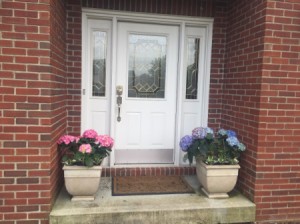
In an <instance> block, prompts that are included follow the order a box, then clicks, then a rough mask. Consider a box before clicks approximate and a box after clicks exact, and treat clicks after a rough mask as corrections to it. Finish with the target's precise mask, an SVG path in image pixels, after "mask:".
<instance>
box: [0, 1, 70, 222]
mask: <svg viewBox="0 0 300 224" xmlns="http://www.w3.org/2000/svg"><path fill="white" fill-rule="evenodd" d="M39 2H41V1H10V0H3V1H1V3H0V4H1V7H0V14H1V17H2V18H1V19H2V20H1V21H2V23H1V24H0V30H1V34H0V35H1V37H0V52H1V53H0V77H1V79H0V85H1V88H0V93H1V94H0V121H1V126H0V148H1V149H0V151H1V153H0V211H1V212H0V223H2V222H3V223H4V222H5V223H47V222H48V214H49V211H50V209H51V206H52V204H53V200H54V199H55V196H56V194H57V193H58V191H59V189H60V186H61V184H62V172H61V169H60V167H61V166H60V154H59V152H58V151H57V147H56V140H57V138H58V136H59V135H61V134H62V133H63V132H64V131H65V130H66V100H67V98H66V90H65V89H66V85H65V83H66V76H65V74H66V73H65V69H66V66H65V23H66V22H65V21H66V20H65V8H64V3H62V1H54V0H53V1H50V0H49V1H42V3H39ZM4 220H5V221H4Z"/></svg>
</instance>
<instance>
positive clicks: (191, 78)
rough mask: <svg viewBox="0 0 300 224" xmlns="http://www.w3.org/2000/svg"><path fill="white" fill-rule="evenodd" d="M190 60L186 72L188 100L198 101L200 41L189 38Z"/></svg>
mask: <svg viewBox="0 0 300 224" xmlns="http://www.w3.org/2000/svg"><path fill="white" fill-rule="evenodd" d="M187 45H188V46H187V51H188V58H187V68H186V69H187V71H186V94H185V98H186V99H197V95H198V70H199V68H198V64H199V50H200V47H199V46H200V39H199V38H188V44H187Z"/></svg>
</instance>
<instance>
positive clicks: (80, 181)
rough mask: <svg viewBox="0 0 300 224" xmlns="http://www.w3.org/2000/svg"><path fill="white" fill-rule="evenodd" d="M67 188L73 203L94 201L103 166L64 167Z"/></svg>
mask: <svg viewBox="0 0 300 224" xmlns="http://www.w3.org/2000/svg"><path fill="white" fill-rule="evenodd" d="M63 170H64V177H65V186H66V189H67V191H68V193H69V194H70V195H72V196H73V197H72V199H71V200H72V201H83V200H84V201H92V200H94V199H95V194H96V192H97V190H98V188H99V184H100V179H101V171H102V167H101V166H93V167H86V166H64V167H63Z"/></svg>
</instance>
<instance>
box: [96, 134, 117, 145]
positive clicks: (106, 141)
mask: <svg viewBox="0 0 300 224" xmlns="http://www.w3.org/2000/svg"><path fill="white" fill-rule="evenodd" d="M96 143H100V145H101V146H103V147H113V145H114V140H113V139H112V138H111V137H109V136H108V135H99V136H97V138H96Z"/></svg>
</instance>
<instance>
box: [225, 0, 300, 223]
mask: <svg viewBox="0 0 300 224" xmlns="http://www.w3.org/2000/svg"><path fill="white" fill-rule="evenodd" d="M226 42H227V44H226V45H227V47H226V57H227V60H226V70H225V78H224V98H223V111H222V124H224V125H226V126H228V127H234V128H235V129H236V130H238V133H239V135H240V136H241V137H242V138H243V140H244V141H245V143H246V145H247V146H248V150H247V152H246V153H245V155H244V156H243V161H242V169H241V175H240V178H239V180H240V181H239V185H240V189H241V190H242V191H243V192H244V193H245V194H246V195H248V196H250V198H252V200H253V201H254V202H255V203H256V206H257V221H258V222H259V223H264V222H266V223H270V222H275V221H276V222H278V221H286V222H287V221H294V222H295V223H296V220H298V222H300V172H299V171H300V159H299V158H300V119H299V117H300V116H299V115H300V100H299V96H300V85H299V84H300V75H299V74H300V66H299V64H300V63H299V62H300V60H299V50H300V47H299V46H300V2H299V1H294V0H284V1H275V0H274V1H273V0H269V1H261V0H259V1H258V0H257V1H246V0H243V1H240V0H236V1H230V2H229V7H228V30H227V41H226Z"/></svg>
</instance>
